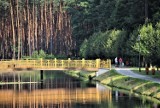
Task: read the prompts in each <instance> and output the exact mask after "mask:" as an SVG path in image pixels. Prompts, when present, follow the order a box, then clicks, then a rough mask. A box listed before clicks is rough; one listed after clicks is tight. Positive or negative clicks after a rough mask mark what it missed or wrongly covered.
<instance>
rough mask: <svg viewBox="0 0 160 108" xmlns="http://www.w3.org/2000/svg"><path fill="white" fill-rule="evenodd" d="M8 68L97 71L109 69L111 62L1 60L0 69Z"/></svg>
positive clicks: (98, 60)
mask: <svg viewBox="0 0 160 108" xmlns="http://www.w3.org/2000/svg"><path fill="white" fill-rule="evenodd" d="M9 68H34V69H54V68H55V69H58V68H59V69H60V68H63V69H65V68H66V69H67V68H80V69H81V68H84V69H91V68H92V69H98V68H109V69H110V68H111V60H100V59H96V60H85V59H82V60H71V59H70V58H69V59H68V60H59V59H56V58H55V59H52V60H46V59H39V60H29V59H26V60H1V61H0V69H1V70H4V69H9Z"/></svg>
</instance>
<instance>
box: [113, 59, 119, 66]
mask: <svg viewBox="0 0 160 108" xmlns="http://www.w3.org/2000/svg"><path fill="white" fill-rule="evenodd" d="M114 62H115V67H117V66H118V58H117V57H116V58H115V59H114Z"/></svg>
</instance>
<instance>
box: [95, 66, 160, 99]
mask: <svg viewBox="0 0 160 108" xmlns="http://www.w3.org/2000/svg"><path fill="white" fill-rule="evenodd" d="M132 70H133V71H134V72H136V73H139V74H143V75H145V74H146V73H145V69H144V68H142V71H141V73H140V72H139V71H138V68H133V69H132ZM156 75H158V73H156ZM149 76H153V75H152V74H151V73H150V74H149ZM95 79H96V80H98V81H99V82H101V83H102V84H104V85H108V86H110V87H116V88H119V89H124V90H128V91H132V92H135V93H138V94H141V95H145V96H151V97H154V98H156V99H160V84H158V83H153V82H151V81H146V80H142V79H137V78H131V77H127V76H124V75H120V74H118V73H116V71H115V70H111V71H109V72H107V73H104V74H102V75H100V76H98V77H96V78H95Z"/></svg>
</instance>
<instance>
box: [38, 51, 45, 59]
mask: <svg viewBox="0 0 160 108" xmlns="http://www.w3.org/2000/svg"><path fill="white" fill-rule="evenodd" d="M38 57H39V58H45V57H46V53H45V52H44V51H43V50H40V51H39V56H38Z"/></svg>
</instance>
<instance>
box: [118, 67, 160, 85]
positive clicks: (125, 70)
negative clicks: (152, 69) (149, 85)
mask: <svg viewBox="0 0 160 108" xmlns="http://www.w3.org/2000/svg"><path fill="white" fill-rule="evenodd" d="M115 70H116V71H117V72H118V73H120V74H122V75H125V76H129V77H133V78H138V79H143V80H149V81H153V82H155V83H160V79H157V78H151V77H149V76H147V75H140V74H137V73H134V72H133V71H131V70H130V69H129V68H115Z"/></svg>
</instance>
